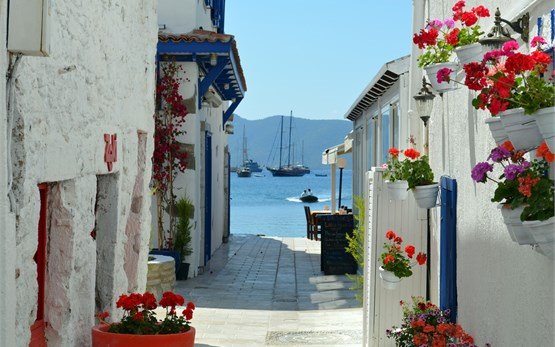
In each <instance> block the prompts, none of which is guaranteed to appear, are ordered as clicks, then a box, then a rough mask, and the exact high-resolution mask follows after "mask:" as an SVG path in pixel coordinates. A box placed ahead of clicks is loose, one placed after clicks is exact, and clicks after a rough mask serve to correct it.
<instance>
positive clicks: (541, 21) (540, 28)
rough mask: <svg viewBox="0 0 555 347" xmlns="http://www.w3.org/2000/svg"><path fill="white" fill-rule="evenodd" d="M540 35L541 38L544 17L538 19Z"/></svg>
mask: <svg viewBox="0 0 555 347" xmlns="http://www.w3.org/2000/svg"><path fill="white" fill-rule="evenodd" d="M537 23H538V33H537V34H536V35H538V36H541V34H542V29H543V19H542V17H538V21H537Z"/></svg>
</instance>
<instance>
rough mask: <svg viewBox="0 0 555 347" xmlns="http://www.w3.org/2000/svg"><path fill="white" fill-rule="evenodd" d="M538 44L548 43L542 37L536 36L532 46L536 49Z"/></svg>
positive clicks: (531, 43)
mask: <svg viewBox="0 0 555 347" xmlns="http://www.w3.org/2000/svg"><path fill="white" fill-rule="evenodd" d="M538 44H541V45H545V44H547V41H545V39H544V38H543V37H541V36H534V37H533V38H532V41H531V42H530V46H532V47H536V46H537V45H538Z"/></svg>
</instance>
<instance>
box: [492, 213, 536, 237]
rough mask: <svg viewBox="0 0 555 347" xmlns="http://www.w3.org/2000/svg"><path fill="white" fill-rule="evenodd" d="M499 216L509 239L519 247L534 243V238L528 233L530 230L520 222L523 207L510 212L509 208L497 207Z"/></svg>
mask: <svg viewBox="0 0 555 347" xmlns="http://www.w3.org/2000/svg"><path fill="white" fill-rule="evenodd" d="M499 208H500V209H501V216H503V221H504V222H505V225H506V226H507V230H508V231H509V235H510V236H511V239H512V240H513V241H514V242H516V243H518V244H519V245H532V244H534V243H535V241H534V237H533V236H532V234H531V233H530V229H529V228H528V227H527V226H525V225H524V224H523V223H522V221H521V220H520V215H521V214H522V211H523V210H524V206H520V207H517V208H515V209H514V210H511V208H509V207H505V206H504V205H499Z"/></svg>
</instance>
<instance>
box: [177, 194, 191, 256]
mask: <svg viewBox="0 0 555 347" xmlns="http://www.w3.org/2000/svg"><path fill="white" fill-rule="evenodd" d="M176 208H177V219H178V221H177V225H176V227H175V243H174V249H175V250H176V251H178V252H179V253H180V254H181V259H183V258H185V257H186V256H188V255H191V253H193V250H192V249H191V224H190V220H189V216H191V215H192V213H193V212H194V209H195V207H194V206H193V204H192V203H191V201H190V200H189V199H187V198H181V199H179V200H178V201H177V204H176Z"/></svg>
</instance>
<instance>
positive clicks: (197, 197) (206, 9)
mask: <svg viewBox="0 0 555 347" xmlns="http://www.w3.org/2000/svg"><path fill="white" fill-rule="evenodd" d="M224 12H225V1H224V0H210V1H209V0H185V1H181V0H179V1H178V0H159V2H158V24H159V27H160V30H161V31H160V35H159V43H158V61H159V62H160V64H165V63H166V62H168V61H175V62H176V63H177V64H179V65H181V66H182V68H183V70H182V73H180V77H182V78H183V83H182V84H181V87H180V88H181V94H182V96H183V98H184V99H185V104H186V105H187V108H188V111H189V114H188V115H187V117H186V121H185V125H184V130H185V135H184V136H183V137H182V138H181V139H179V141H180V142H182V143H183V144H185V145H186V146H185V147H186V148H188V149H189V156H190V160H189V163H190V165H189V166H188V168H187V169H186V170H185V172H184V173H182V174H178V176H177V178H176V182H175V188H174V194H175V195H176V196H177V199H179V198H180V197H184V196H186V197H187V198H188V199H189V200H190V201H191V202H192V203H193V205H194V206H195V214H194V221H192V222H193V225H194V230H193V231H192V249H193V254H192V255H190V256H189V257H187V259H186V260H187V262H188V263H190V264H191V265H190V269H189V276H190V277H194V276H196V275H197V274H198V273H199V272H202V271H204V270H205V269H206V268H207V267H208V266H209V262H210V258H211V256H212V254H213V252H214V251H215V250H216V249H217V248H218V247H219V246H220V245H221V244H222V242H226V241H227V238H228V236H229V179H230V177H229V155H230V154H229V147H228V142H227V135H228V133H232V125H231V121H232V120H233V118H232V113H233V111H234V110H235V108H236V107H237V106H238V104H239V103H240V102H241V100H242V99H243V97H244V94H245V91H246V83H245V78H244V75H243V70H242V68H241V63H240V60H239V54H238V50H237V44H236V41H235V39H234V37H233V36H231V35H227V34H224V14H225V13H224ZM154 205H155V204H154V203H153V206H152V216H153V220H152V228H153V234H156V232H155V231H156V230H157V225H156V211H155V206H154ZM166 225H167V223H166ZM156 241H157V239H156V238H155V237H153V242H156Z"/></svg>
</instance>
